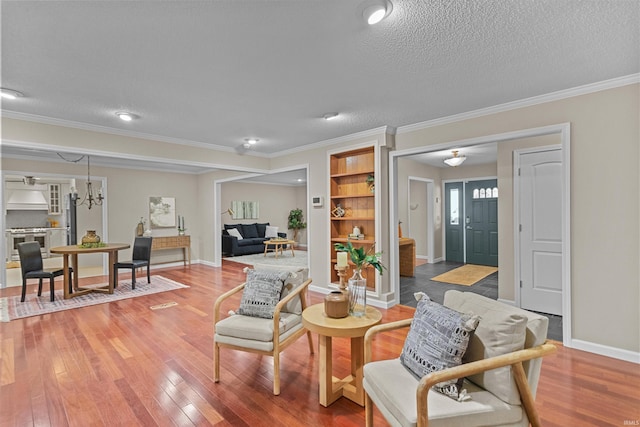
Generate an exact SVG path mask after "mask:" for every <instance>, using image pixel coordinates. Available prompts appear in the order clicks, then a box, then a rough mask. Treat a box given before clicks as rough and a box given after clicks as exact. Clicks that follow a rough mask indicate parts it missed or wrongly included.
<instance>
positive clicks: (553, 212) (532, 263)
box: [517, 148, 562, 315]
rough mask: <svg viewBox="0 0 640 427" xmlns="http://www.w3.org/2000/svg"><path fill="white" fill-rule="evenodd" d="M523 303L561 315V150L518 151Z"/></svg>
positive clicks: (521, 297)
mask: <svg viewBox="0 0 640 427" xmlns="http://www.w3.org/2000/svg"><path fill="white" fill-rule="evenodd" d="M519 164H520V175H519V177H517V181H518V190H519V191H518V194H519V207H520V209H519V213H520V215H519V216H520V218H519V220H520V221H519V228H520V230H519V231H520V232H519V237H520V239H519V240H520V248H519V249H520V287H521V289H520V306H521V307H522V308H524V309H528V310H533V311H539V312H542V313H548V314H557V315H562V152H561V149H559V148H558V149H542V150H539V151H535V152H526V153H519Z"/></svg>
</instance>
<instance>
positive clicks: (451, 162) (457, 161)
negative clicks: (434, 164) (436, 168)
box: [444, 150, 467, 168]
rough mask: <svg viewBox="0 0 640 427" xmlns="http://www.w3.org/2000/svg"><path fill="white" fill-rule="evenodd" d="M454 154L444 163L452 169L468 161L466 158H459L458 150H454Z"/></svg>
mask: <svg viewBox="0 0 640 427" xmlns="http://www.w3.org/2000/svg"><path fill="white" fill-rule="evenodd" d="M452 153H453V157H451V158H449V159H445V160H444V162H445V163H446V164H448V165H449V166H451V167H454V168H455V167H456V166H460V165H461V164H462V163H464V161H465V160H467V158H466V157H465V156H458V150H453V151H452Z"/></svg>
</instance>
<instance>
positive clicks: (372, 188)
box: [367, 173, 376, 193]
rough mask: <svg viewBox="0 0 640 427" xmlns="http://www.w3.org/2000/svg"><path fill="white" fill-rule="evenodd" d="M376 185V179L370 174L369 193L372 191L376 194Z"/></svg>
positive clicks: (368, 179)
mask: <svg viewBox="0 0 640 427" xmlns="http://www.w3.org/2000/svg"><path fill="white" fill-rule="evenodd" d="M375 183H376V178H375V176H374V175H373V174H372V173H370V174H369V175H368V176H367V185H368V186H369V191H371V192H372V193H373V192H375V188H376V187H375Z"/></svg>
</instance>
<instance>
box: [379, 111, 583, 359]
mask: <svg viewBox="0 0 640 427" xmlns="http://www.w3.org/2000/svg"><path fill="white" fill-rule="evenodd" d="M555 133H559V134H560V140H561V146H562V155H563V168H562V173H563V194H562V196H563V198H562V209H563V213H562V215H563V246H562V268H563V281H562V288H563V312H562V314H563V321H562V326H563V329H562V337H563V343H564V345H565V346H566V347H570V346H571V342H572V337H571V332H572V330H571V321H572V311H571V239H570V236H571V234H570V232H571V228H570V227H571V209H570V203H571V194H570V184H571V180H570V178H571V177H570V173H569V171H570V170H571V169H570V166H571V165H570V164H569V158H570V140H571V137H570V136H571V135H570V124H569V123H561V124H555V125H549V126H541V127H538V128H530V129H523V130H518V131H514V132H505V133H500V134H495V135H485V136H480V137H475V138H469V139H465V140H461V141H450V142H446V143H441V144H435V145H429V146H423V147H414V148H411V149H406V150H398V151H394V152H391V153H390V154H389V181H390V182H391V183H394V184H395V183H396V181H397V159H398V157H405V156H410V155H413V154H422V153H428V152H433V151H439V150H443V149H450V148H453V147H463V146H469V145H479V144H486V143H491V142H497V143H500V142H504V141H509V140H512V139H520V138H529V137H532V136H542V135H550V134H555ZM444 183H445V181H442V184H443V187H444ZM392 190H394V191H393V192H390V194H389V197H390V199H389V204H390V205H391V206H390V208H391V209H390V217H391V218H390V227H389V238H390V241H392V242H393V241H397V239H398V229H397V227H392V226H391V224H397V215H398V200H397V197H396V193H397V189H395V188H392ZM442 205H443V206H444V203H443V204H442ZM392 254H393V251H392ZM393 261H394V263H392V264H391V266H390V271H389V276H390V287H391V288H390V289H391V291H392V292H393V293H394V299H393V303H395V304H397V303H399V302H400V277H399V275H398V266H396V265H395V263H396V261H397V257H395V259H394V260H393ZM515 285H516V284H515V283H514V286H515Z"/></svg>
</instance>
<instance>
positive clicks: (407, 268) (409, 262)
mask: <svg viewBox="0 0 640 427" xmlns="http://www.w3.org/2000/svg"><path fill="white" fill-rule="evenodd" d="M398 256H399V258H400V275H401V276H409V277H413V276H415V275H416V274H415V270H416V241H415V240H414V239H410V238H408V237H400V239H399V242H398Z"/></svg>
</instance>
